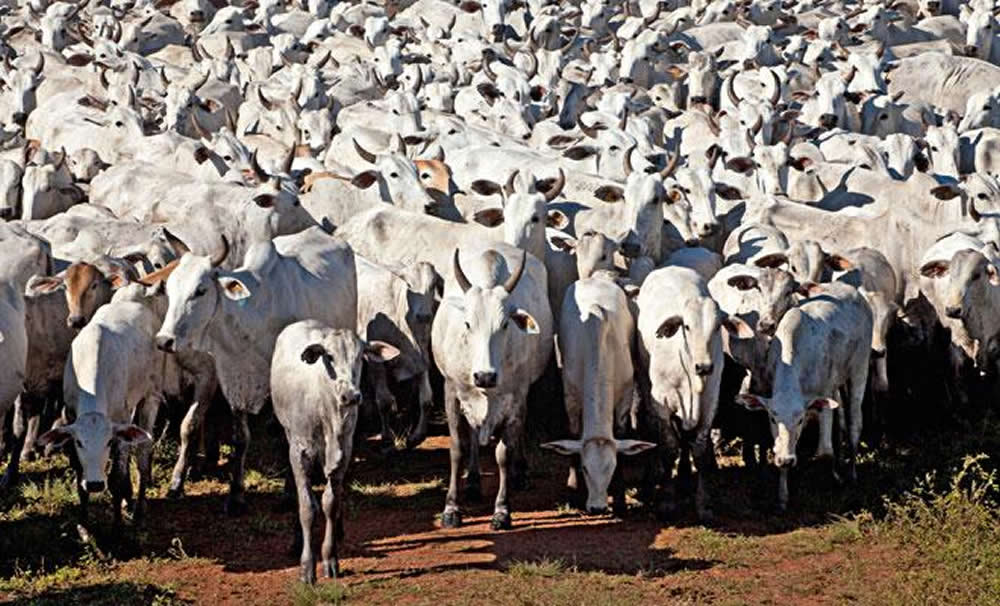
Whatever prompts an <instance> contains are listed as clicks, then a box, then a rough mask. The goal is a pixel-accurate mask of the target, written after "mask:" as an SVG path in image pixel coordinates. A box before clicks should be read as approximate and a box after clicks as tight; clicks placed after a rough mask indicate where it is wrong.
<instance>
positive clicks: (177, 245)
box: [163, 227, 191, 258]
mask: <svg viewBox="0 0 1000 606" xmlns="http://www.w3.org/2000/svg"><path fill="white" fill-rule="evenodd" d="M163 237H164V238H166V239H167V244H169V245H170V247H171V248H173V249H174V254H175V255H177V258H180V257H183V256H184V255H186V254H187V253H189V252H191V249H190V248H188V245H187V244H185V243H184V241H183V240H181V239H180V238H178V237H177V236H175V235H174V234H172V233H170V230H168V229H167V228H166V227H164V228H163Z"/></svg>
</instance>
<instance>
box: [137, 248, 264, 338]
mask: <svg viewBox="0 0 1000 606" xmlns="http://www.w3.org/2000/svg"><path fill="white" fill-rule="evenodd" d="M166 291H167V298H168V300H169V303H168V306H167V313H166V315H165V316H164V319H163V325H162V326H161V327H160V331H159V332H158V333H157V335H156V346H157V347H158V348H159V349H161V350H162V351H165V352H168V353H176V352H178V351H192V350H194V351H204V349H205V337H206V335H207V333H208V327H209V324H210V323H211V321H212V318H213V317H214V315H215V313H216V310H217V308H218V306H219V305H220V304H221V302H222V301H223V300H225V301H228V302H232V303H235V304H240V302H241V301H244V300H246V299H248V298H249V297H250V296H251V291H250V287H248V286H247V285H246V283H244V282H243V281H242V280H240V279H239V278H235V277H232V276H228V275H221V274H220V273H219V272H216V271H215V269H214V268H213V266H212V260H211V259H209V258H208V257H203V256H200V255H193V254H190V253H188V254H185V255H183V256H182V257H181V258H180V260H179V261H178V262H177V264H176V266H174V267H173V268H172V271H170V272H169V277H168V278H167V282H166Z"/></svg>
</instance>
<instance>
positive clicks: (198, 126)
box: [191, 111, 212, 139]
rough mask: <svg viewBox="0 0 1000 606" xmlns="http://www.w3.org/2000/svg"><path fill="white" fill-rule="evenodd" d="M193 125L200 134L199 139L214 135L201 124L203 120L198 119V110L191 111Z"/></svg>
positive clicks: (196, 132)
mask: <svg viewBox="0 0 1000 606" xmlns="http://www.w3.org/2000/svg"><path fill="white" fill-rule="evenodd" d="M191 127H192V128H193V129H194V132H195V134H197V135H198V138H199V139H210V138H211V137H212V135H211V134H210V133H209V132H208V131H207V130H205V128H204V127H203V126H202V125H201V122H199V121H198V112H196V111H193V112H191Z"/></svg>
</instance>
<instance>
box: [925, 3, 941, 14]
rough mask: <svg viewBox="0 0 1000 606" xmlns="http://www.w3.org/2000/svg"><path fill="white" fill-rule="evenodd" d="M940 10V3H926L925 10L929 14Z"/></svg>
mask: <svg viewBox="0 0 1000 606" xmlns="http://www.w3.org/2000/svg"><path fill="white" fill-rule="evenodd" d="M940 9H941V3H940V2H928V3H927V10H928V11H930V12H932V13H936V12H938V10H940Z"/></svg>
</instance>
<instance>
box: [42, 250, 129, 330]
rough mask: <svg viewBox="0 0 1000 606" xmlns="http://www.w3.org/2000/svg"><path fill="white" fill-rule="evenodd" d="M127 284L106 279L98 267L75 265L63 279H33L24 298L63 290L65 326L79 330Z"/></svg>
mask: <svg viewBox="0 0 1000 606" xmlns="http://www.w3.org/2000/svg"><path fill="white" fill-rule="evenodd" d="M124 283H125V278H124V276H123V275H121V274H114V275H112V276H110V277H106V276H105V275H104V273H103V272H102V271H101V270H100V269H98V268H97V267H95V266H93V265H91V264H89V263H84V262H80V261H78V262H76V263H73V264H72V265H70V266H69V267H67V268H66V271H65V272H63V274H62V275H60V276H52V277H42V276H34V277H32V279H31V280H29V281H28V285H27V286H26V288H25V296H27V297H37V296H41V295H45V294H48V293H52V292H56V291H59V290H62V291H64V292H65V296H66V307H67V312H68V313H67V316H66V326H68V327H70V328H73V329H77V330H79V329H80V328H83V327H84V325H86V324H87V322H89V321H90V319H91V318H92V317H93V316H94V312H96V311H97V308H98V307H100V306H101V305H104V304H105V303H107V302H108V301H110V300H111V295H112V294H113V293H114V288H115V287H117V286H121V285H123V284H124Z"/></svg>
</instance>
